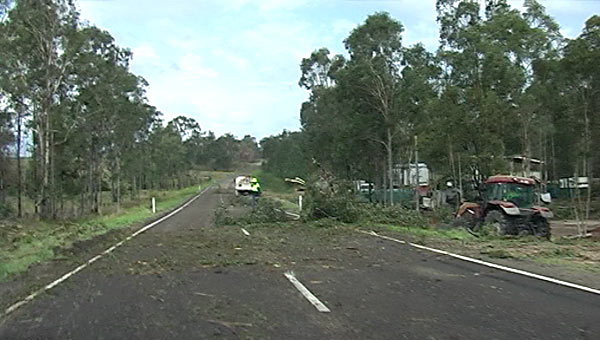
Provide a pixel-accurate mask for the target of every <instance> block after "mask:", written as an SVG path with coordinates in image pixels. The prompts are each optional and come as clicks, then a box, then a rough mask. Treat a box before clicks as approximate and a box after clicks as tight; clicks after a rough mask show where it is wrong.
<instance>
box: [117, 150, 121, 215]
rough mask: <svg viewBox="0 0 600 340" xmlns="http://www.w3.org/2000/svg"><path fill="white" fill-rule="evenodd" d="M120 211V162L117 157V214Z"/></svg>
mask: <svg viewBox="0 0 600 340" xmlns="http://www.w3.org/2000/svg"><path fill="white" fill-rule="evenodd" d="M120 211H121V160H120V159H119V158H118V157H117V212H120Z"/></svg>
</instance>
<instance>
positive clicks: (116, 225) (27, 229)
mask: <svg viewBox="0 0 600 340" xmlns="http://www.w3.org/2000/svg"><path fill="white" fill-rule="evenodd" d="M211 182H212V181H208V182H204V183H202V184H201V187H206V186H207V185H209V184H210V183H211ZM198 193H199V187H198V186H193V187H188V188H184V189H181V190H173V191H156V192H153V193H151V196H154V197H156V209H157V212H156V214H153V213H152V211H151V209H150V207H149V204H148V203H147V202H145V201H146V200H144V203H139V204H138V205H135V206H132V207H129V208H124V209H121V211H120V212H119V213H114V214H110V215H104V216H95V217H91V218H84V219H80V220H76V221H34V220H22V221H15V222H7V224H3V225H2V226H0V281H5V280H6V279H8V278H10V277H11V276H12V275H14V274H16V273H19V272H23V271H25V270H27V268H28V267H29V266H30V265H32V264H34V263H40V262H44V261H48V260H52V259H55V258H57V257H58V256H59V250H61V249H68V248H70V247H72V246H73V244H75V243H77V242H81V241H87V240H91V239H93V238H94V237H96V236H99V235H103V234H106V233H108V232H110V231H112V230H117V229H122V228H125V227H128V226H131V225H133V224H136V223H140V222H143V221H145V220H147V219H149V218H151V217H153V216H156V215H158V214H160V213H163V212H165V211H168V210H170V209H173V208H174V207H176V206H178V205H180V204H181V203H183V202H184V201H185V200H187V199H189V198H190V197H192V196H194V195H196V194H198Z"/></svg>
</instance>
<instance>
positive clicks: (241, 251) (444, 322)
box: [0, 191, 600, 340]
mask: <svg viewBox="0 0 600 340" xmlns="http://www.w3.org/2000/svg"><path fill="white" fill-rule="evenodd" d="M223 195H224V194H223V193H219V192H215V191H209V192H207V193H206V194H205V195H203V196H202V197H200V198H199V199H197V200H196V201H194V202H193V203H192V204H191V205H190V206H188V208H186V209H185V210H183V211H182V212H181V213H179V214H177V215H175V216H173V217H172V218H171V219H169V220H167V221H165V222H163V223H161V224H159V225H157V226H156V227H155V228H153V229H151V230H150V231H148V232H147V233H144V234H141V235H140V236H138V237H137V238H135V239H133V240H131V241H130V242H128V243H127V244H126V245H124V246H123V247H122V248H119V249H118V250H116V251H115V252H114V255H111V256H107V257H105V258H103V259H101V260H99V261H98V262H97V263H95V264H94V265H92V266H90V267H89V268H86V269H85V270H83V271H82V272H80V273H79V274H78V275H76V276H74V277H72V278H71V279H69V280H68V281H66V282H65V283H64V284H62V285H59V286H58V287H56V288H54V289H52V290H51V291H49V292H48V293H46V294H43V295H42V296H40V297H39V298H37V299H36V300H34V301H33V302H31V303H29V304H27V305H25V306H23V307H22V308H20V309H19V310H17V311H16V312H14V313H13V314H11V315H10V316H8V317H5V318H3V320H2V321H1V323H0V339H213V338H214V339H510V340H514V339H600V296H597V295H593V294H589V293H585V292H580V291H577V290H574V289H570V288H564V287H560V286H557V285H553V284H550V283H546V282H541V281H536V280H534V279H530V278H526V277H521V276H517V275H514V274H509V273H504V272H501V271H498V270H494V269H490V268H485V267H480V266H477V265H474V264H470V263H465V262H461V261H459V260H456V259H451V258H447V257H443V256H438V255H435V254H432V253H428V252H425V251H421V250H418V249H414V248H411V247H408V246H405V245H400V244H396V243H392V242H389V241H386V240H381V239H378V238H374V237H371V236H368V235H364V234H360V233H357V232H355V231H351V230H335V231H328V230H321V229H312V230H307V228H302V227H301V226H300V227H297V228H289V229H278V230H270V229H268V228H265V229H261V228H257V229H253V230H250V233H251V236H245V235H243V234H242V232H241V231H240V230H239V228H238V227H215V226H214V209H215V208H216V207H217V206H218V204H219V203H218V202H220V201H221V199H222V198H223ZM226 198H227V197H226ZM323 229H324V228H323ZM288 270H293V271H294V273H295V275H296V277H297V278H298V279H299V280H300V281H301V282H303V283H304V285H305V286H306V287H307V288H308V289H309V290H310V291H311V292H312V293H314V294H315V295H316V296H317V297H318V298H319V299H320V300H321V301H322V302H323V303H324V304H325V305H327V307H329V309H330V310H331V312H330V313H320V312H318V311H317V310H316V309H315V307H314V306H313V305H311V304H310V303H309V302H308V301H307V300H306V299H305V298H304V297H303V296H302V295H301V294H300V293H299V292H298V291H297V290H296V289H295V288H294V287H293V286H292V285H291V284H290V283H289V282H288V281H287V279H286V278H285V277H284V276H283V273H284V272H286V271H288Z"/></svg>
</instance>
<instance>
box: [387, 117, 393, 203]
mask: <svg viewBox="0 0 600 340" xmlns="http://www.w3.org/2000/svg"><path fill="white" fill-rule="evenodd" d="M392 154H393V153H392V129H391V128H390V127H389V126H388V127H387V169H388V181H389V183H388V185H389V188H390V205H394V173H393V172H392V168H393V166H394V164H393V159H392Z"/></svg>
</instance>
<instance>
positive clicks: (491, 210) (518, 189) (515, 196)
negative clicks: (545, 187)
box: [456, 175, 553, 239]
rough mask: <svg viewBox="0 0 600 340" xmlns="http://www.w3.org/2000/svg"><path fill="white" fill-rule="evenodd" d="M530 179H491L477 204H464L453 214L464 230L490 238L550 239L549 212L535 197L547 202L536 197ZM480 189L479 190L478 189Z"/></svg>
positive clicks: (533, 185)
mask: <svg viewBox="0 0 600 340" xmlns="http://www.w3.org/2000/svg"><path fill="white" fill-rule="evenodd" d="M535 184H536V182H535V181H534V180H533V179H531V178H525V177H515V176H507V175H497V176H492V177H489V178H488V179H487V181H486V182H485V184H484V186H483V188H480V198H481V199H480V202H479V203H475V202H464V203H463V204H462V205H461V206H460V207H459V208H458V211H457V213H456V218H457V219H458V220H462V221H463V224H466V225H467V227H468V229H469V230H470V231H472V232H475V233H487V234H493V235H536V236H540V237H545V238H548V239H549V238H550V225H549V224H548V218H551V217H552V216H553V214H552V211H550V209H548V208H545V207H541V206H539V205H536V204H538V201H539V200H538V198H540V199H541V200H542V202H544V203H550V199H549V197H548V195H547V194H543V195H539V196H538V192H537V191H536V190H535ZM482 189H483V190H482Z"/></svg>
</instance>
